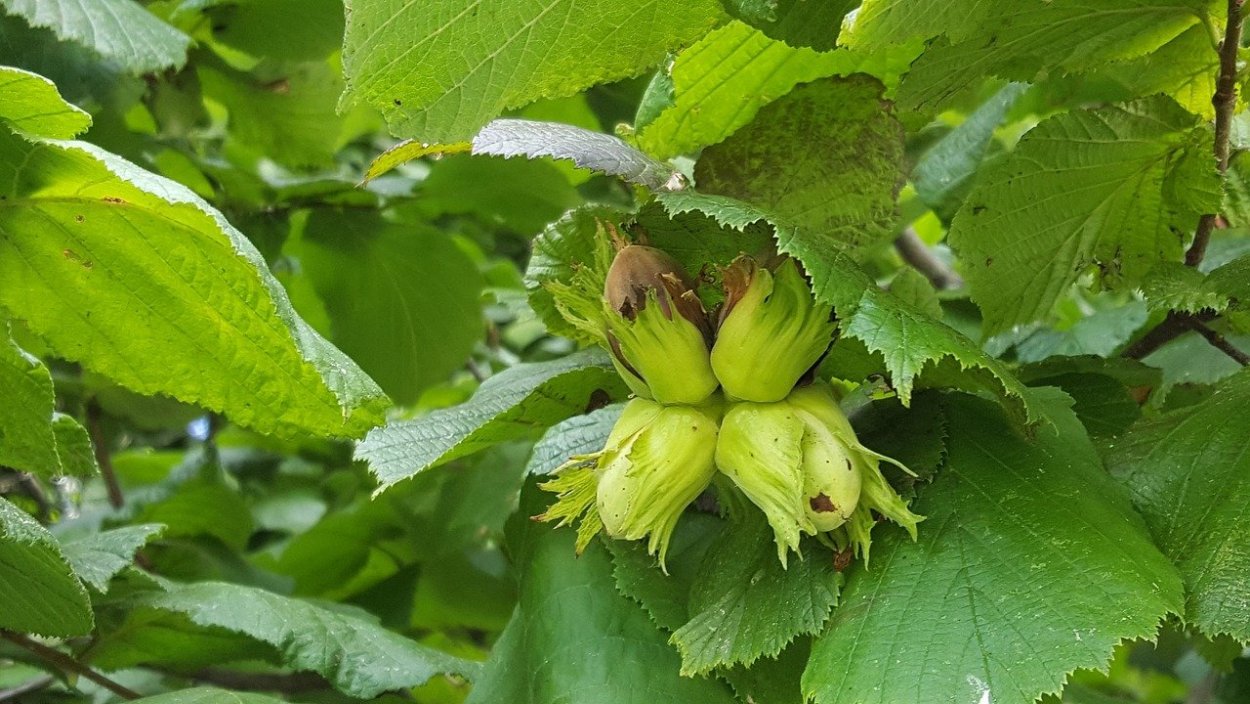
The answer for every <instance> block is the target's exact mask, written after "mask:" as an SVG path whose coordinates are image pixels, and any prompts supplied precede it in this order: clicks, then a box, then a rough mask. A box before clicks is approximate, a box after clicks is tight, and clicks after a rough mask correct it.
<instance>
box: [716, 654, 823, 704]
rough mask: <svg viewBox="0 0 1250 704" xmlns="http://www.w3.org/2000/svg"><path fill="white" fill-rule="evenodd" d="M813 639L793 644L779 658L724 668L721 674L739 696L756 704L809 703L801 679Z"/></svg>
mask: <svg viewBox="0 0 1250 704" xmlns="http://www.w3.org/2000/svg"><path fill="white" fill-rule="evenodd" d="M810 651H811V639H810V638H801V639H799V640H797V641H795V642H794V643H791V644H790V645H789V646H788V647H787V648H786V649H785V650H783V651H782V652H781V655H779V656H777V657H776V658H763V659H760V660H757V661H756V662H755V664H753V665H751V666H750V667H743V666H741V665H740V666H738V667H735V668H733V669H731V670H722V671H721V672H720V673H718V674H719V675H720V677H721V678H722V679H724V680H725V681H726V682H728V683H729V685H730V686H731V687H733V690H734V693H735V694H737V695H738V699H739V700H740V701H743V702H753V703H754V704H807V698H806V697H804V696H803V690H802V688H801V687H800V686H799V682H800V680H801V678H802V676H803V668H805V667H807V658H808V654H809V653H810Z"/></svg>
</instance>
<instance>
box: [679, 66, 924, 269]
mask: <svg viewBox="0 0 1250 704" xmlns="http://www.w3.org/2000/svg"><path fill="white" fill-rule="evenodd" d="M883 90H884V86H882V85H881V83H880V82H879V81H877V80H876V79H874V78H871V77H868V76H853V77H851V78H847V79H830V80H823V81H815V82H812V83H808V84H806V85H803V86H799V87H797V88H795V89H794V90H792V91H790V92H789V93H788V94H786V95H785V96H784V97H782V98H780V99H778V100H777V101H775V102H773V103H771V104H769V105H767V106H765V107H763V108H762V109H760V111H759V112H758V114H757V115H756V116H755V119H754V120H753V121H752V122H751V123H750V124H748V125H746V126H744V127H742V128H740V129H739V130H738V131H737V132H734V134H733V135H732V136H730V137H729V138H728V139H726V140H725V141H724V142H721V143H720V144H716V145H714V146H711V147H708V148H707V149H706V150H705V151H704V152H703V155H702V156H701V157H700V158H699V161H698V163H697V164H696V165H695V181H696V182H697V183H698V184H699V189H700V190H701V191H702V192H704V193H711V194H721V195H727V196H732V197H734V198H737V199H738V200H742V201H745V202H747V203H752V204H755V205H758V206H760V207H761V208H763V209H765V210H767V211H769V212H770V213H772V214H773V215H775V216H776V217H779V218H782V219H784V220H786V221H787V222H790V223H792V224H794V225H795V226H796V227H800V228H803V229H804V230H808V231H812V232H822V233H824V239H825V241H826V242H827V243H829V244H830V245H832V246H843V247H860V246H867V245H872V244H876V243H878V242H880V241H881V240H883V239H884V238H887V237H889V236H890V235H892V234H893V225H894V222H895V220H896V219H897V213H896V212H895V197H896V196H897V195H898V190H899V188H900V187H901V186H902V183H903V163H902V162H903V128H902V126H901V125H899V123H898V121H897V120H895V119H894V116H893V115H892V114H891V112H890V108H889V104H888V103H886V102H885V101H884V100H882V91H883Z"/></svg>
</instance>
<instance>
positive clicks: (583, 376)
mask: <svg viewBox="0 0 1250 704" xmlns="http://www.w3.org/2000/svg"><path fill="white" fill-rule="evenodd" d="M596 390H601V391H603V392H607V393H608V394H609V397H620V396H623V395H624V394H623V392H624V385H623V383H622V382H621V380H620V377H618V376H617V375H616V372H615V370H614V369H613V368H612V364H611V362H610V361H609V360H608V358H607V355H605V354H604V353H603V352H602V351H600V350H586V351H583V352H577V353H574V354H571V355H569V356H567V357H561V358H560V359H556V360H552V361H550V362H533V363H526V364H518V365H516V366H515V367H510V368H508V369H505V370H504V371H502V372H499V373H498V374H496V375H495V376H492V377H491V378H489V379H487V380H486V381H485V382H483V383H482V385H481V387H479V388H478V390H477V392H476V393H474V394H473V398H470V399H469V400H468V401H466V402H465V403H462V404H460V405H458V406H453V407H451V408H444V409H439V410H436V411H432V412H430V413H429V414H427V415H424V416H421V417H418V418H415V419H413V420H406V421H399V422H395V423H388V424H387V425H384V426H382V427H380V428H376V429H374V430H373V431H371V432H370V433H369V435H368V436H367V437H366V438H365V439H364V440H363V441H362V442H361V443H360V444H359V445H358V446H357V448H356V458H357V459H360V460H364V461H366V462H368V463H369V468H370V469H371V470H373V473H374V475H375V476H377V478H378V481H379V482H380V486H379V490H381V489H385V488H387V487H389V486H390V485H392V484H394V483H395V482H398V481H401V480H404V479H407V478H408V477H411V476H413V475H414V474H417V473H419V472H423V471H425V470H427V469H429V468H430V467H433V466H435V465H439V464H442V463H444V462H447V461H449V460H452V459H455V458H457V457H463V456H465V455H468V454H471V453H474V452H477V451H478V450H481V449H484V448H486V447H489V446H491V445H496V444H499V443H501V442H506V441H508V440H516V439H520V438H526V437H532V436H534V435H535V434H536V432H537V431H540V430H543V429H545V428H547V427H549V426H551V425H552V424H554V423H556V422H557V421H560V420H563V419H564V418H568V417H569V416H572V415H577V414H579V413H582V412H584V411H585V410H586V404H587V402H588V401H589V399H590V397H591V395H592V394H593V393H594V392H595V391H596Z"/></svg>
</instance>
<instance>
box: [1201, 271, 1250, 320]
mask: <svg viewBox="0 0 1250 704" xmlns="http://www.w3.org/2000/svg"><path fill="white" fill-rule="evenodd" d="M1207 281H1208V282H1209V285H1210V288H1211V289H1212V290H1215V291H1218V292H1219V300H1223V299H1224V298H1225V297H1227V298H1228V303H1229V305H1228V308H1229V309H1228V311H1227V313H1226V317H1227V318H1228V322H1229V323H1230V324H1231V325H1232V326H1233V327H1234V328H1236V329H1238V330H1240V331H1242V332H1250V255H1243V256H1240V257H1237V258H1236V259H1234V260H1232V261H1230V262H1228V263H1227V264H1224V265H1222V266H1220V267H1217V268H1216V269H1215V270H1213V271H1212V272H1211V273H1210V274H1209V275H1208V276H1207Z"/></svg>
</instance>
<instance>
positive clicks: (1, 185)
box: [0, 130, 386, 435]
mask: <svg viewBox="0 0 1250 704" xmlns="http://www.w3.org/2000/svg"><path fill="white" fill-rule="evenodd" d="M0 194H3V196H4V200H2V201H0V307H3V308H6V309H8V310H9V311H10V314H11V315H13V316H14V317H16V318H17V319H20V320H22V321H23V322H25V324H26V325H27V327H29V328H30V329H31V330H32V331H33V332H34V333H36V334H37V335H39V336H40V337H42V338H43V339H44V341H45V342H46V343H47V344H48V345H49V347H50V348H51V350H52V351H53V352H54V353H55V354H56V355H57V356H60V357H63V358H66V359H69V360H73V361H78V362H81V363H82V364H83V365H84V366H86V367H87V368H89V369H91V370H93V371H96V372H99V373H100V374H102V375H104V376H107V377H109V378H111V379H113V380H114V381H117V382H118V383H120V384H122V385H124V386H126V387H128V388H130V389H132V390H135V391H138V392H140V393H144V394H157V393H163V394H167V395H170V396H174V397H176V398H178V399H180V400H183V401H187V402H190V403H195V404H198V405H201V406H203V407H205V408H208V409H211V410H215V411H220V412H222V413H225V414H226V415H228V416H229V417H230V418H231V419H232V420H234V421H235V422H237V423H240V424H242V425H246V426H250V427H252V428H255V429H257V430H259V431H262V432H275V433H280V434H295V433H318V434H325V435H358V434H360V433H362V432H363V431H364V430H365V429H366V428H368V427H370V426H372V425H373V424H374V423H375V422H376V421H377V420H378V419H379V418H380V413H381V409H382V408H383V407H385V405H386V399H385V397H384V396H383V395H382V393H381V391H380V390H379V389H378V388H377V385H376V384H374V383H373V381H372V380H371V379H369V378H368V377H367V376H365V374H364V373H363V372H361V371H360V370H359V369H358V368H357V367H356V366H355V365H354V364H352V362H351V361H350V360H349V359H347V357H346V356H344V355H343V354H342V353H341V352H339V351H338V350H337V349H335V348H334V347H333V346H331V345H330V344H329V343H327V342H326V341H325V340H323V339H322V338H320V337H318V336H317V335H316V333H314V332H313V331H312V330H311V329H309V328H308V326H307V325H306V324H305V323H304V322H303V321H302V320H300V319H299V318H298V317H297V316H296V315H295V313H294V311H293V310H292V309H291V306H290V303H289V302H288V300H287V297H286V295H285V293H284V292H283V291H282V289H281V287H280V286H279V285H278V283H277V281H275V280H274V278H273V277H272V276H271V275H270V274H269V272H268V270H267V268H266V267H265V264H264V262H263V261H262V260H261V257H260V254H259V253H258V252H257V251H256V249H255V247H253V246H252V245H251V243H249V242H248V241H247V239H246V238H245V237H244V236H243V235H242V234H240V233H239V232H238V231H237V230H235V229H234V228H233V227H231V226H230V225H229V223H227V222H226V221H225V219H224V218H223V217H222V216H221V214H220V213H218V212H217V211H215V210H213V209H212V208H211V207H210V206H209V205H208V204H207V203H205V202H204V201H202V200H201V199H200V198H199V197H198V196H196V195H194V194H193V193H191V192H190V191H188V190H187V189H186V188H183V187H182V186H180V185H178V184H176V183H174V182H172V181H168V180H166V179H164V178H161V177H159V176H155V175H153V174H151V173H148V172H146V171H143V170H142V169H140V168H138V167H136V166H134V165H133V164H131V163H129V162H127V161H124V160H122V159H121V158H119V157H116V156H114V155H112V154H109V153H108V152H105V151H103V150H100V149H98V148H96V147H94V146H92V145H89V144H85V143H78V142H27V141H24V140H22V139H19V138H18V137H16V136H15V135H13V134H11V133H9V132H8V131H7V130H6V131H3V133H0Z"/></svg>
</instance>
